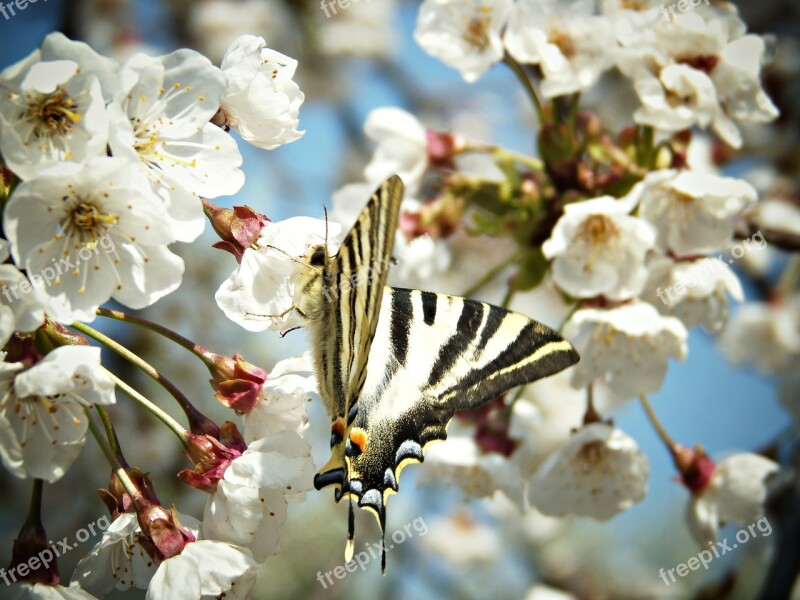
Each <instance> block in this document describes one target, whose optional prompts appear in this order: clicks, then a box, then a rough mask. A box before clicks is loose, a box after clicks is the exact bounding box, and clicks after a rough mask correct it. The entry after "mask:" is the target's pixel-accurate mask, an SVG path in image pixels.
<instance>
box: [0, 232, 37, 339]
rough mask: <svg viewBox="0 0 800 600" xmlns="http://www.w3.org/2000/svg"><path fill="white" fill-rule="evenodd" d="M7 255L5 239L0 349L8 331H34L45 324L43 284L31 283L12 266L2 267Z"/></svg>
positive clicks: (0, 255) (0, 247)
mask: <svg viewBox="0 0 800 600" xmlns="http://www.w3.org/2000/svg"><path fill="white" fill-rule="evenodd" d="M9 256H10V250H9V244H8V241H7V240H0V347H2V346H5V344H6V342H7V341H8V338H9V336H10V335H11V332H13V331H14V330H17V331H33V330H34V329H37V328H38V327H39V326H40V325H41V324H42V322H43V321H44V307H45V305H46V303H47V300H46V296H45V295H44V293H43V291H42V289H41V287H42V282H41V281H38V280H37V281H36V282H33V283H32V282H31V281H29V280H28V278H27V277H25V275H24V274H23V273H22V271H20V270H19V268H18V267H16V266H15V265H12V264H2V263H5V261H6V260H7V259H8V257H9Z"/></svg>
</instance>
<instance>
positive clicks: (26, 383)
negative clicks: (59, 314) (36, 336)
mask: <svg viewBox="0 0 800 600" xmlns="http://www.w3.org/2000/svg"><path fill="white" fill-rule="evenodd" d="M3 358H4V359H7V358H8V357H7V356H6V355H5V353H3ZM114 401H115V398H114V382H113V381H112V379H111V378H110V377H109V375H108V374H107V373H106V371H105V370H104V369H103V368H102V367H101V366H100V349H99V348H91V347H89V346H61V347H58V348H56V349H54V350H52V351H51V352H50V353H48V354H47V355H46V356H45V357H44V358H42V359H41V360H40V361H39V362H36V363H35V364H33V365H30V364H26V362H13V363H12V362H2V363H0V459H2V462H3V465H4V466H5V467H6V468H7V469H8V470H9V471H11V473H13V474H14V475H16V476H17V477H37V478H39V479H44V480H45V481H48V482H51V483H52V482H53V481H57V480H58V479H60V478H61V477H62V476H63V475H64V473H65V472H66V470H67V469H68V468H69V467H70V465H71V464H72V463H73V462H74V461H75V459H76V458H77V457H78V455H79V454H80V452H81V450H82V448H83V444H84V442H85V441H86V429H87V427H88V422H87V420H86V419H87V416H86V413H85V412H84V409H86V408H91V406H92V405H94V404H101V405H108V404H113V403H114Z"/></svg>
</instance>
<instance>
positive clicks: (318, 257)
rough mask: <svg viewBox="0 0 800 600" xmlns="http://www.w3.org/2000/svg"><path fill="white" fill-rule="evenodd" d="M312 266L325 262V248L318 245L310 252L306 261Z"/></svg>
mask: <svg viewBox="0 0 800 600" xmlns="http://www.w3.org/2000/svg"><path fill="white" fill-rule="evenodd" d="M308 262H309V263H310V264H311V265H312V266H314V267H321V266H322V265H324V264H325V248H323V247H322V246H319V247H318V248H316V249H315V250H314V252H313V253H312V254H311V259H310V260H309V261H308Z"/></svg>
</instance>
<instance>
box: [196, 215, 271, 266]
mask: <svg viewBox="0 0 800 600" xmlns="http://www.w3.org/2000/svg"><path fill="white" fill-rule="evenodd" d="M203 210H204V212H205V213H206V217H208V220H209V221H210V222H211V227H213V228H214V231H215V232H216V233H217V235H218V236H219V237H220V238H221V239H222V241H221V242H217V243H216V244H214V245H213V246H214V248H218V249H220V250H225V251H227V252H230V253H231V254H233V255H234V256H235V257H236V262H241V260H242V255H243V254H244V251H245V249H247V248H249V247H250V246H252V245H253V243H254V242H255V241H256V240H258V238H259V237H261V230H262V229H264V226H265V225H266V224H267V223H269V222H270V220H269V218H268V217H267V216H266V215H262V214H261V213H259V212H256V211H255V210H253V209H252V208H250V207H249V206H234V207H233V210H231V209H230V208H223V207H221V206H217V205H216V204H214V203H213V202H209V201H208V200H206V199H203Z"/></svg>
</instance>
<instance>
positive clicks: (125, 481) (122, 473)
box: [83, 407, 139, 512]
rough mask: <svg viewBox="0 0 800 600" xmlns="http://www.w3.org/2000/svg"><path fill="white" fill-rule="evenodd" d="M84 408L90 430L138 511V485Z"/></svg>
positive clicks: (87, 410)
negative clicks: (129, 475)
mask: <svg viewBox="0 0 800 600" xmlns="http://www.w3.org/2000/svg"><path fill="white" fill-rule="evenodd" d="M83 410H84V412H85V413H86V420H87V422H88V423H89V431H91V432H92V435H93V436H94V439H95V441H96V442H97V445H98V446H100V450H101V451H102V452H103V454H104V455H105V457H106V460H107V461H108V464H109V465H111V469H112V470H113V471H114V474H115V475H116V476H117V478H118V479H119V481H120V483H121V484H122V487H124V488H125V491H126V492H127V493H128V496H130V498H131V501H132V502H133V505H134V508H136V510H137V512H138V510H139V509H138V507H137V506H136V498H137V497H138V496H139V492H138V491H137V489H136V485H135V484H134V483H133V481H131V478H130V477H128V472H127V471H126V470H125V468H124V467H123V466H122V465H121V464H120V462H119V461H118V460H117V457H116V456H115V455H114V452H113V451H112V450H111V447H110V446H109V445H108V442H107V441H106V440H105V439H104V437H103V434H102V433H101V432H100V429H99V428H98V427H97V424H96V423H95V422H94V419H92V417H91V414H90V413H89V409H88V408H86V407H84V409H83Z"/></svg>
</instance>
